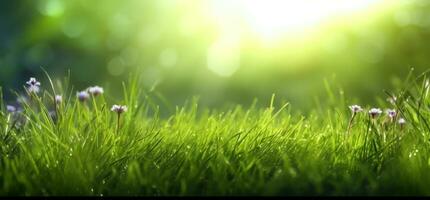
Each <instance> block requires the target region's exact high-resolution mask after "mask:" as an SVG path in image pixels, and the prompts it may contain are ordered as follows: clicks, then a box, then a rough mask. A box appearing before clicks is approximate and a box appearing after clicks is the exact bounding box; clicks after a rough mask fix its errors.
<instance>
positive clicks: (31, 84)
mask: <svg viewBox="0 0 430 200" xmlns="http://www.w3.org/2000/svg"><path fill="white" fill-rule="evenodd" d="M26 84H27V90H28V92H29V93H39V91H40V85H41V84H40V82H39V81H37V80H36V78H33V77H31V78H30V80H29V81H27V82H26Z"/></svg>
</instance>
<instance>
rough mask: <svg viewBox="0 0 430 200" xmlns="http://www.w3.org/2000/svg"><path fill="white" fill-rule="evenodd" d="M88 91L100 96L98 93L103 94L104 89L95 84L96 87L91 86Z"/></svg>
mask: <svg viewBox="0 0 430 200" xmlns="http://www.w3.org/2000/svg"><path fill="white" fill-rule="evenodd" d="M88 92H89V93H90V94H92V95H94V96H98V95H101V94H103V93H104V90H103V88H102V87H99V86H94V87H89V88H88Z"/></svg>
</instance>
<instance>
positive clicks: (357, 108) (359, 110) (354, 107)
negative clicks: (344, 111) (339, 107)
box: [349, 105, 363, 114]
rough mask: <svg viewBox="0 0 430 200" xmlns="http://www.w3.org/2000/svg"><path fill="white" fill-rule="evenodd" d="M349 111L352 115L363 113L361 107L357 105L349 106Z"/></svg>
mask: <svg viewBox="0 0 430 200" xmlns="http://www.w3.org/2000/svg"><path fill="white" fill-rule="evenodd" d="M349 109H351V111H352V113H354V114H355V113H359V112H361V111H363V108H361V106H359V105H352V106H349Z"/></svg>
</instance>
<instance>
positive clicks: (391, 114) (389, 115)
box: [385, 109, 397, 120]
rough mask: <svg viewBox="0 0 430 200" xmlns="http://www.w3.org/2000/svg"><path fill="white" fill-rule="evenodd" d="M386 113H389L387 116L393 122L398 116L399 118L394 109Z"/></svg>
mask: <svg viewBox="0 0 430 200" xmlns="http://www.w3.org/2000/svg"><path fill="white" fill-rule="evenodd" d="M385 112H386V113H387V116H388V117H389V118H390V119H391V120H393V119H394V118H396V116H397V112H396V110H394V109H387V110H386V111H385Z"/></svg>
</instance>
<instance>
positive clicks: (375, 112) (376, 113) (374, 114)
mask: <svg viewBox="0 0 430 200" xmlns="http://www.w3.org/2000/svg"><path fill="white" fill-rule="evenodd" d="M381 113H382V110H381V109H379V108H372V109H370V110H369V114H370V116H371V117H372V118H373V119H375V118H376V117H378V116H379V115H380V114H381Z"/></svg>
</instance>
